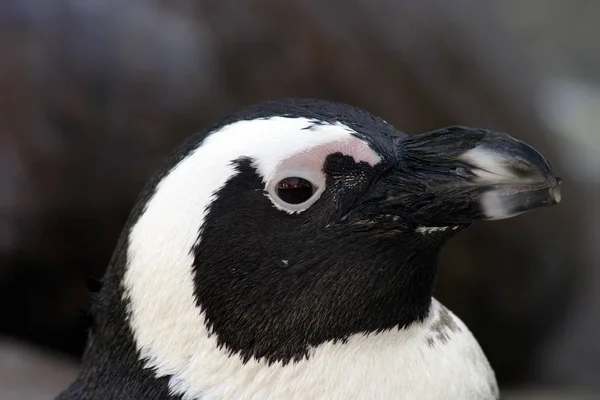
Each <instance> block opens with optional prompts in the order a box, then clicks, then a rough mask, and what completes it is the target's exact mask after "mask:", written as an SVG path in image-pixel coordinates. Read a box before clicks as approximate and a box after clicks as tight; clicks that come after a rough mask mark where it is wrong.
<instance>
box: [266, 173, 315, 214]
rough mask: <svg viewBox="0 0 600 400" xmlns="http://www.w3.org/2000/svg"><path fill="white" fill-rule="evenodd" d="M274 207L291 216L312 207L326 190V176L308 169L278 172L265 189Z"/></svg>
mask: <svg viewBox="0 0 600 400" xmlns="http://www.w3.org/2000/svg"><path fill="white" fill-rule="evenodd" d="M265 190H266V193H265V194H266V195H267V197H268V198H269V199H270V200H271V202H272V203H273V205H274V206H275V207H276V208H278V209H280V210H282V211H285V212H288V213H290V214H296V213H300V212H302V211H304V210H306V209H308V208H309V207H310V206H312V205H313V204H314V203H315V202H316V201H317V200H318V199H319V197H321V193H323V191H324V190H325V175H324V174H323V173H322V172H321V171H312V170H310V169H307V168H285V169H284V170H280V171H278V173H276V174H274V176H273V177H272V178H271V179H270V180H269V181H268V183H267V186H266V187H265Z"/></svg>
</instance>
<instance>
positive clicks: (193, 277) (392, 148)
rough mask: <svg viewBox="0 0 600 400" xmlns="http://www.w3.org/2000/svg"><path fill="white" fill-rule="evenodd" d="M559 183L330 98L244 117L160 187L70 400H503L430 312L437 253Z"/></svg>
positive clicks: (265, 108) (444, 132) (479, 360)
mask: <svg viewBox="0 0 600 400" xmlns="http://www.w3.org/2000/svg"><path fill="white" fill-rule="evenodd" d="M560 182H561V181H560V178H558V177H557V176H556V175H555V174H554V173H553V171H552V168H551V166H550V164H549V163H548V161H547V160H546V159H545V158H544V157H543V156H542V155H541V154H540V153H539V152H538V151H536V150H535V149H534V148H532V147H531V146H529V145H527V144H525V143H524V142H522V141H519V140H517V139H515V138H513V137H511V136H509V135H508V134H506V133H501V132H495V131H491V130H486V129H478V128H470V127H464V126H452V127H447V128H443V129H439V130H435V131H431V132H427V133H423V134H411V135H409V134H406V133H403V132H400V131H399V130H397V129H395V128H394V127H393V126H392V125H390V124H388V123H387V122H386V121H384V120H383V119H381V118H378V117H376V116H374V115H372V114H370V113H369V112H367V111H364V110H362V109H358V108H354V107H352V106H349V105H346V104H340V103H335V102H329V101H324V100H312V99H283V100H277V101H270V102H266V103H261V104H257V105H254V106H251V107H247V108H244V109H241V110H238V111H236V112H234V113H232V114H231V115H230V116H228V117H226V118H224V119H223V120H222V121H220V122H219V123H217V124H215V125H213V126H211V127H209V128H208V129H207V130H205V131H204V132H202V133H199V134H197V135H194V136H192V137H191V138H190V139H189V140H188V141H187V142H185V143H184V144H183V145H182V146H181V147H180V148H179V149H178V150H177V151H176V152H175V153H174V155H173V156H172V157H171V158H170V159H169V161H168V162H167V163H166V165H165V166H164V168H163V169H162V170H161V171H160V172H158V173H157V174H156V175H155V176H154V177H153V178H152V179H151V180H150V182H149V183H148V185H147V186H146V188H145V189H144V190H143V192H142V194H141V196H140V198H139V200H138V202H137V204H136V205H135V207H134V209H133V211H132V213H131V215H130V217H129V219H128V221H127V223H126V227H125V228H124V230H123V233H122V236H121V238H120V240H119V242H118V244H117V247H116V250H115V252H114V254H113V257H112V259H111V261H110V265H109V268H108V270H107V272H106V275H105V276H104V278H103V280H102V285H101V288H100V289H99V291H98V293H96V294H95V296H94V300H93V303H92V306H91V310H90V312H91V314H92V316H93V325H92V326H91V328H90V332H89V341H88V345H87V347H86V350H85V353H84V356H83V360H82V368H81V372H80V374H79V376H78V377H77V379H76V380H75V381H74V382H73V383H72V384H71V385H70V386H69V387H68V388H67V389H65V391H64V392H63V393H61V394H60V395H59V396H58V397H57V399H59V400H73V399H81V400H92V399H93V400H100V399H102V400H109V399H129V400H141V399H145V400H155V399H176V400H192V399H193V400H200V399H202V400H222V399H226V400H265V399H272V400H279V399H286V400H295V399H323V400H325V399H333V400H335V399H368V400H384V399H386V400H387V399H419V400H427V399H461V400H470V399H472V400H475V399H476V400H488V399H489V400H492V399H498V398H499V390H498V385H497V382H496V379H495V375H494V372H493V369H492V367H491V366H490V364H489V362H488V360H487V358H486V356H485V354H484V352H483V351H482V349H481V348H480V346H479V344H478V342H477V340H476V339H475V337H474V336H473V335H472V333H471V332H470V331H469V329H468V328H467V326H466V325H465V324H464V323H463V322H462V321H461V320H460V319H459V318H458V317H457V316H456V315H454V314H453V313H452V312H451V311H450V310H448V309H447V308H446V307H444V305H442V304H441V303H440V302H438V301H437V300H436V299H435V298H434V297H433V292H434V287H435V281H436V276H437V271H438V267H439V262H438V258H439V253H440V250H441V249H442V247H443V246H444V244H445V243H446V242H447V241H448V240H449V239H450V238H451V237H453V236H454V235H456V234H458V233H459V232H460V231H462V230H464V229H465V228H467V227H468V226H470V225H472V224H473V223H477V222H480V221H485V220H497V219H503V218H509V217H513V216H516V215H518V214H521V213H524V212H527V211H530V210H533V209H536V208H539V207H543V206H549V205H553V204H556V203H558V202H560V196H561V192H560Z"/></svg>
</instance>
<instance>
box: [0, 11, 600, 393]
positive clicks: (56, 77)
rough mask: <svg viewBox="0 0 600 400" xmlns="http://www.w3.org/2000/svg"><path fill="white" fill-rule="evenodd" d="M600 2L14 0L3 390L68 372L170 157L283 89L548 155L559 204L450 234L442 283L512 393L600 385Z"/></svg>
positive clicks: (0, 133)
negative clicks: (464, 129)
mask: <svg viewBox="0 0 600 400" xmlns="http://www.w3.org/2000/svg"><path fill="white" fill-rule="evenodd" d="M598 15H600V2H591V1H586V0H570V1H568V2H567V1H560V0H544V1H542V0H528V1H520V0H505V1H486V0H453V1H448V0H422V1H421V0H396V1H392V0H388V1H386V0H369V1H361V0H296V1H288V2H283V1H279V0H195V1H191V0H169V1H166V0H145V1H137V0H0V313H1V315H2V318H0V398H2V399H24V400H37V399H50V398H52V397H53V396H54V395H56V394H57V393H58V392H59V391H60V390H61V389H62V388H64V387H65V386H66V385H67V384H68V383H69V382H70V381H71V380H72V379H73V377H74V375H75V374H76V372H77V365H78V357H79V356H80V355H81V351H82V347H83V345H84V343H85V339H86V335H85V324H84V323H83V321H82V312H81V311H80V310H82V309H86V308H87V306H88V295H87V290H86V285H85V283H86V279H87V277H89V276H94V277H97V278H100V277H102V275H103V271H104V269H105V267H106V266H107V263H108V261H109V258H110V256H111V252H112V250H113V248H114V246H115V244H116V241H117V237H118V235H119V234H120V231H121V229H122V227H123V224H124V222H125V218H126V217H127V215H128V213H129V211H130V209H131V207H132V205H133V202H134V200H135V197H136V195H137V194H138V192H139V190H140V189H141V187H142V185H143V184H144V183H145V181H146V180H147V179H148V178H149V177H150V175H151V174H152V173H153V172H154V171H155V170H156V169H157V168H158V167H159V165H160V164H161V162H162V160H163V159H164V158H165V157H166V156H167V155H168V154H169V153H170V152H171V151H172V150H173V149H174V148H175V147H176V146H177V145H178V144H179V143H180V142H181V141H182V140H183V139H184V138H185V137H187V136H189V135H190V134H191V133H193V132H195V131H198V130H200V129H202V128H203V127H204V126H206V125H207V124H208V123H210V122H213V121H214V120H216V119H218V118H219V117H220V116H223V115H224V114H227V113H229V112H231V111H232V110H234V109H235V108H238V107H240V106H244V105H249V104H252V103H255V102H258V101H263V100H269V99H275V98H280V97H287V96H305V97H316V98H323V99H329V100H337V101H343V102H346V103H350V104H353V105H355V106H359V107H363V108H366V109H367V110H369V111H371V112H373V113H375V114H377V115H379V116H381V117H383V118H384V119H386V120H388V121H389V122H391V123H392V124H394V125H395V126H397V127H398V128H399V129H401V130H403V131H405V132H407V133H419V132H424V131H428V130H432V129H436V128H440V127H443V126H447V125H451V124H462V125H472V126H478V127H483V128H489V129H494V130H499V131H505V132H508V133H510V134H511V135H513V136H515V137H517V138H519V139H521V140H524V141H527V142H529V143H530V144H532V145H533V146H534V147H536V148H537V149H539V150H540V151H541V152H542V153H543V154H544V155H546V156H547V157H548V158H549V159H550V161H551V162H552V164H553V166H554V168H555V170H556V171H557V172H558V174H559V175H560V176H561V177H562V178H563V202H562V203H561V204H560V205H559V206H556V207H552V208H548V209H542V210H539V211H537V212H534V213H531V214H527V215H524V216H521V217H519V218H516V219H511V220H506V221H499V222H493V223H488V224H483V225H481V226H475V227H473V228H471V229H469V230H468V231H467V232H465V233H464V234H462V235H460V236H459V237H458V238H456V239H455V240H453V241H452V242H451V243H450V244H449V245H448V246H447V248H446V249H445V250H444V253H443V260H442V261H443V262H442V270H441V275H440V280H439V286H438V289H437V293H436V297H438V298H439V299H440V300H441V301H443V302H444V303H446V305H448V306H449V308H450V309H452V310H453V311H454V312H455V313H456V314H458V315H459V316H460V317H461V318H462V319H463V320H464V321H465V322H466V323H467V325H468V326H469V327H470V328H471V330H472V331H473V332H474V333H475V336H476V337H477V338H478V339H479V340H480V343H481V345H482V347H483V348H484V350H485V352H486V353H487V355H488V357H489V359H490V361H491V363H492V365H493V366H494V368H495V370H496V373H497V376H498V379H499V381H500V384H501V388H502V390H503V391H504V398H506V399H587V398H590V399H593V398H600V379H599V378H600V261H599V260H600V233H599V231H598V226H599V224H600V154H599V152H600V44H599V41H598V40H599V38H600V25H598V21H597V16H598Z"/></svg>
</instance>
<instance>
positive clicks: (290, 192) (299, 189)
mask: <svg viewBox="0 0 600 400" xmlns="http://www.w3.org/2000/svg"><path fill="white" fill-rule="evenodd" d="M313 190H314V188H313V185H312V183H310V182H309V181H307V180H306V179H302V178H298V177H291V178H285V179H282V180H281V181H279V183H278V184H277V195H278V196H279V198H280V199H281V200H283V201H285V202H286V203H289V204H300V203H304V202H305V201H306V200H308V199H310V198H311V197H312V195H313Z"/></svg>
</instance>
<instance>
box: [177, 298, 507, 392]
mask: <svg viewBox="0 0 600 400" xmlns="http://www.w3.org/2000/svg"><path fill="white" fill-rule="evenodd" d="M206 340H207V342H206V343H205V345H206V347H204V351H203V352H202V353H200V354H195V355H194V356H192V358H191V359H190V360H189V363H188V364H187V365H186V367H185V368H184V369H183V370H181V371H180V372H179V373H178V374H176V375H174V376H173V377H172V378H171V387H172V389H174V391H175V392H177V393H179V394H183V395H184V399H203V400H205V399H206V400H221V399H228V400H266V399H270V400H279V399H282V400H283V399H286V400H294V399H305V400H310V399H323V400H325V399H365V400H366V399H369V400H377V399H382V400H383V399H407V400H408V399H419V400H427V399H436V400H438V399H460V400H470V399H473V400H492V399H497V397H498V390H497V386H496V380H495V376H494V372H493V371H492V369H491V368H490V365H489V363H488V361H487V359H486V358H485V355H484V354H483V352H482V350H481V349H480V347H479V345H478V343H477V341H476V340H475V338H474V337H473V336H472V334H471V333H470V332H469V330H468V329H467V327H466V326H465V325H464V324H463V323H462V322H461V321H460V320H459V319H458V318H457V317H455V316H454V315H453V314H451V313H450V312H449V311H448V310H447V309H446V308H444V307H443V306H442V305H440V304H439V303H438V302H437V301H435V300H434V302H433V305H432V310H431V313H430V316H429V318H428V319H427V320H426V321H425V322H424V323H423V324H419V325H415V326H412V327H410V328H408V329H405V330H401V331H398V330H395V329H394V330H392V331H388V332H384V333H380V334H371V335H368V336H365V335H362V334H360V335H354V336H352V337H351V338H349V340H348V341H347V342H346V343H337V344H333V343H325V344H323V345H321V346H319V347H317V348H315V349H314V351H313V352H312V355H311V357H310V358H309V359H308V360H304V361H301V362H297V363H294V364H288V365H286V366H282V365H280V364H274V365H270V366H269V365H267V364H266V363H263V362H257V361H251V362H249V363H247V364H242V363H241V361H240V360H239V358H238V357H237V356H227V354H225V352H224V351H222V350H218V349H217V348H216V347H212V345H210V344H209V342H210V341H211V340H210V339H208V338H207V339H206Z"/></svg>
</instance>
